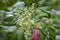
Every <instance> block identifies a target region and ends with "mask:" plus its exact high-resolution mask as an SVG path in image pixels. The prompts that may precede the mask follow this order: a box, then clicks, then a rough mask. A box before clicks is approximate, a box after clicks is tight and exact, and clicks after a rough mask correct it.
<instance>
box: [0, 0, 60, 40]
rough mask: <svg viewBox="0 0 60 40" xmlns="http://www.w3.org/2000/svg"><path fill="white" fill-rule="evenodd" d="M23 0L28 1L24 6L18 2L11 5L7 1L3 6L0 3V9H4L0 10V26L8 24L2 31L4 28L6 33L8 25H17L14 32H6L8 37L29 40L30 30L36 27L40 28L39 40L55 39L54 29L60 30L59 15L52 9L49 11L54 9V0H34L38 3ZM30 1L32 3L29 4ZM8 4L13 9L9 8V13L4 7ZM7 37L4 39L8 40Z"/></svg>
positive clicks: (12, 39) (13, 39) (26, 0)
mask: <svg viewBox="0 0 60 40" xmlns="http://www.w3.org/2000/svg"><path fill="white" fill-rule="evenodd" d="M1 1H2V0H1ZM13 2H14V1H13ZM16 2H17V1H16ZM24 2H25V4H26V3H28V5H27V4H26V6H24V5H22V4H19V5H16V6H14V5H13V6H12V5H9V4H10V3H11V2H9V1H8V3H9V4H6V3H7V2H6V3H4V5H3V6H2V4H0V5H1V7H0V9H1V8H3V9H1V10H5V11H1V15H0V16H1V18H0V19H1V20H3V21H1V22H0V26H1V27H2V26H8V27H3V29H4V31H5V30H6V32H7V31H8V33H9V32H10V28H9V27H10V26H16V27H17V30H16V31H15V30H14V31H15V33H16V34H15V33H14V31H13V33H11V34H7V36H9V35H10V37H8V38H10V40H16V39H15V38H16V37H17V40H25V38H26V40H31V35H32V32H33V30H34V29H35V28H36V27H37V28H39V30H40V35H41V40H55V36H56V31H57V32H58V31H60V28H59V26H60V25H59V23H60V22H59V20H60V18H59V17H60V16H57V15H54V14H55V13H54V11H53V12H51V10H52V9H55V6H56V5H55V4H56V0H55V1H53V0H52V1H51V0H48V1H47V0H45V1H44V0H38V1H36V2H37V3H38V4H37V3H36V2H35V0H34V1H33V0H31V1H29V0H24ZM30 3H32V4H31V5H30V6H29V4H30ZM12 4H14V3H12ZM4 6H6V7H4ZM10 6H12V9H13V10H11V11H10V13H9V12H7V11H6V10H7V9H5V8H8V7H10ZM53 13H54V14H53ZM11 14H12V15H11ZM8 15H9V16H8ZM58 25H59V26H58ZM1 29H2V28H0V30H1ZM3 29H2V30H3ZM13 29H14V28H13ZM0 32H3V31H0ZM21 32H22V33H21ZM11 36H14V38H12V37H11ZM24 36H25V37H24ZM4 37H5V36H4ZM8 38H6V40H8ZM19 38H21V39H19Z"/></svg>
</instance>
